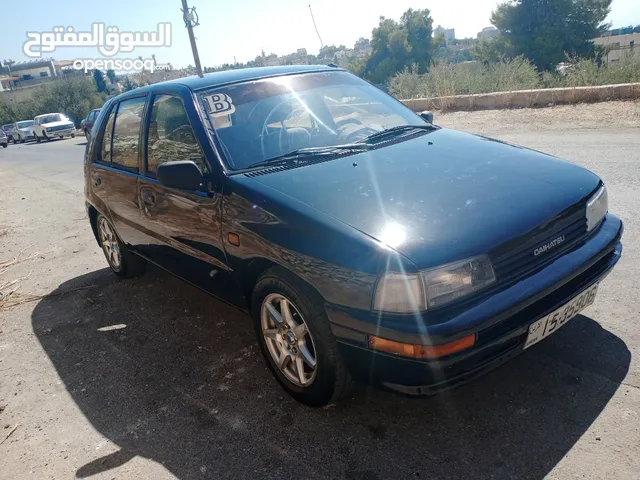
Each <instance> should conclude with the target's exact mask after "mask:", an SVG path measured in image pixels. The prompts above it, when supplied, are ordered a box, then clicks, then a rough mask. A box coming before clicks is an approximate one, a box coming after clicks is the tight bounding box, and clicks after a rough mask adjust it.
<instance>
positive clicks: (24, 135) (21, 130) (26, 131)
mask: <svg viewBox="0 0 640 480" xmlns="http://www.w3.org/2000/svg"><path fill="white" fill-rule="evenodd" d="M33 125H34V122H33V120H24V121H22V122H16V123H14V124H13V130H11V132H12V133H11V136H12V137H13V140H12V141H13V143H24V142H26V141H28V140H35V137H34V136H33V131H32V130H31V127H33Z"/></svg>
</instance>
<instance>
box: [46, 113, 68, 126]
mask: <svg viewBox="0 0 640 480" xmlns="http://www.w3.org/2000/svg"><path fill="white" fill-rule="evenodd" d="M61 120H66V118H64V117H63V116H62V115H60V114H59V113H54V114H51V115H45V116H44V117H40V124H41V125H42V124H43V123H53V122H59V121H61Z"/></svg>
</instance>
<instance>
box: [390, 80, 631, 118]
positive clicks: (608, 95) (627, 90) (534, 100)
mask: <svg viewBox="0 0 640 480" xmlns="http://www.w3.org/2000/svg"><path fill="white" fill-rule="evenodd" d="M633 99H640V83H621V84H617V85H599V86H595V87H570V88H543V89H537V90H515V91H511V92H494V93H478V94H473V95H455V96H450V97H434V98H415V99H408V100H400V101H401V102H402V103H404V104H405V105H406V106H408V107H409V108H411V109H412V110H414V111H416V112H420V111H423V110H446V111H453V110H490V109H502V108H531V107H548V106H553V105H566V104H575V103H595V102H606V101H609V100H633Z"/></svg>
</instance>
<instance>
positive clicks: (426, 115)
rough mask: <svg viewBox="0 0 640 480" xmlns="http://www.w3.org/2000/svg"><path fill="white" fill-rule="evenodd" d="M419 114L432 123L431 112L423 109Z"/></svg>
mask: <svg viewBox="0 0 640 480" xmlns="http://www.w3.org/2000/svg"><path fill="white" fill-rule="evenodd" d="M420 116H421V117H422V118H423V119H424V120H426V121H427V122H429V123H433V112H431V111H429V110H425V111H424V112H420Z"/></svg>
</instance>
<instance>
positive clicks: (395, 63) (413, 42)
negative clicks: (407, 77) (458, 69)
mask: <svg viewBox="0 0 640 480" xmlns="http://www.w3.org/2000/svg"><path fill="white" fill-rule="evenodd" d="M432 26H433V21H432V19H431V14H430V12H429V10H427V9H422V10H413V9H409V10H407V11H406V12H405V13H404V14H403V15H402V17H401V18H400V22H396V21H395V20H393V19H390V18H385V17H380V24H379V25H378V27H377V28H374V29H373V33H372V38H371V48H372V52H371V56H370V57H369V60H368V61H367V65H366V67H365V69H364V72H363V74H364V76H365V78H367V79H368V80H370V81H372V82H373V83H377V84H381V83H384V82H386V81H387V80H388V79H389V78H390V77H392V76H393V75H395V74H396V73H398V72H401V71H403V70H404V69H405V67H408V66H409V65H413V64H416V65H418V72H419V73H424V72H426V71H427V70H428V69H429V65H430V64H431V58H432V57H433V53H434V47H435V43H434V42H433V39H432V35H433V28H432Z"/></svg>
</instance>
